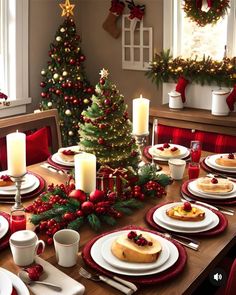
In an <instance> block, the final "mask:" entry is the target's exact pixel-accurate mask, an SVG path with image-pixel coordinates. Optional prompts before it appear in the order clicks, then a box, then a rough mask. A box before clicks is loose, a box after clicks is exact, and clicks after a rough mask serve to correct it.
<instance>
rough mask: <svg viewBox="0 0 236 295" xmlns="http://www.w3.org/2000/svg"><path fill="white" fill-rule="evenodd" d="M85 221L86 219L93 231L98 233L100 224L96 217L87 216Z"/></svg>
mask: <svg viewBox="0 0 236 295" xmlns="http://www.w3.org/2000/svg"><path fill="white" fill-rule="evenodd" d="M87 219H88V222H89V224H90V226H91V227H92V229H94V230H95V231H98V230H99V229H100V228H101V222H100V220H99V218H98V217H97V215H95V214H89V215H88V216H87Z"/></svg>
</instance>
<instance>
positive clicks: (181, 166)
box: [168, 159, 186, 180]
mask: <svg viewBox="0 0 236 295" xmlns="http://www.w3.org/2000/svg"><path fill="white" fill-rule="evenodd" d="M168 164H169V168H170V176H171V177H172V178H173V179H175V180H181V179H182V178H183V176H184V170H185V167H186V161H185V160H181V159H170V160H169V161H168Z"/></svg>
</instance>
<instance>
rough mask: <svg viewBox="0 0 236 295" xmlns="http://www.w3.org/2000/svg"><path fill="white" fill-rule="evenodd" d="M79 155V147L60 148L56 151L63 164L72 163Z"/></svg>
mask: <svg viewBox="0 0 236 295" xmlns="http://www.w3.org/2000/svg"><path fill="white" fill-rule="evenodd" d="M80 153H81V151H80V150H79V146H71V147H67V148H60V149H59V150H58V155H59V157H60V158H61V159H62V160H63V161H64V162H74V156H75V155H77V154H80Z"/></svg>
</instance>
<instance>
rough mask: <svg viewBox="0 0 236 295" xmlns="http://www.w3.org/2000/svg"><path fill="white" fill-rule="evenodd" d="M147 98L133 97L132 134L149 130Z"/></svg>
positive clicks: (140, 133) (146, 132)
mask: <svg viewBox="0 0 236 295" xmlns="http://www.w3.org/2000/svg"><path fill="white" fill-rule="evenodd" d="M149 103H150V101H149V99H146V98H143V97H142V95H140V98H135V99H133V134H134V135H143V134H148V132H149V131H148V130H149V128H148V127H149V126H148V125H149Z"/></svg>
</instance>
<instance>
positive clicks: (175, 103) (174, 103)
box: [168, 90, 184, 109]
mask: <svg viewBox="0 0 236 295" xmlns="http://www.w3.org/2000/svg"><path fill="white" fill-rule="evenodd" d="M168 95H169V108H170V109H182V108H183V107H184V104H183V101H182V97H181V94H180V93H179V92H177V91H175V90H172V91H171V92H169V93H168Z"/></svg>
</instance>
